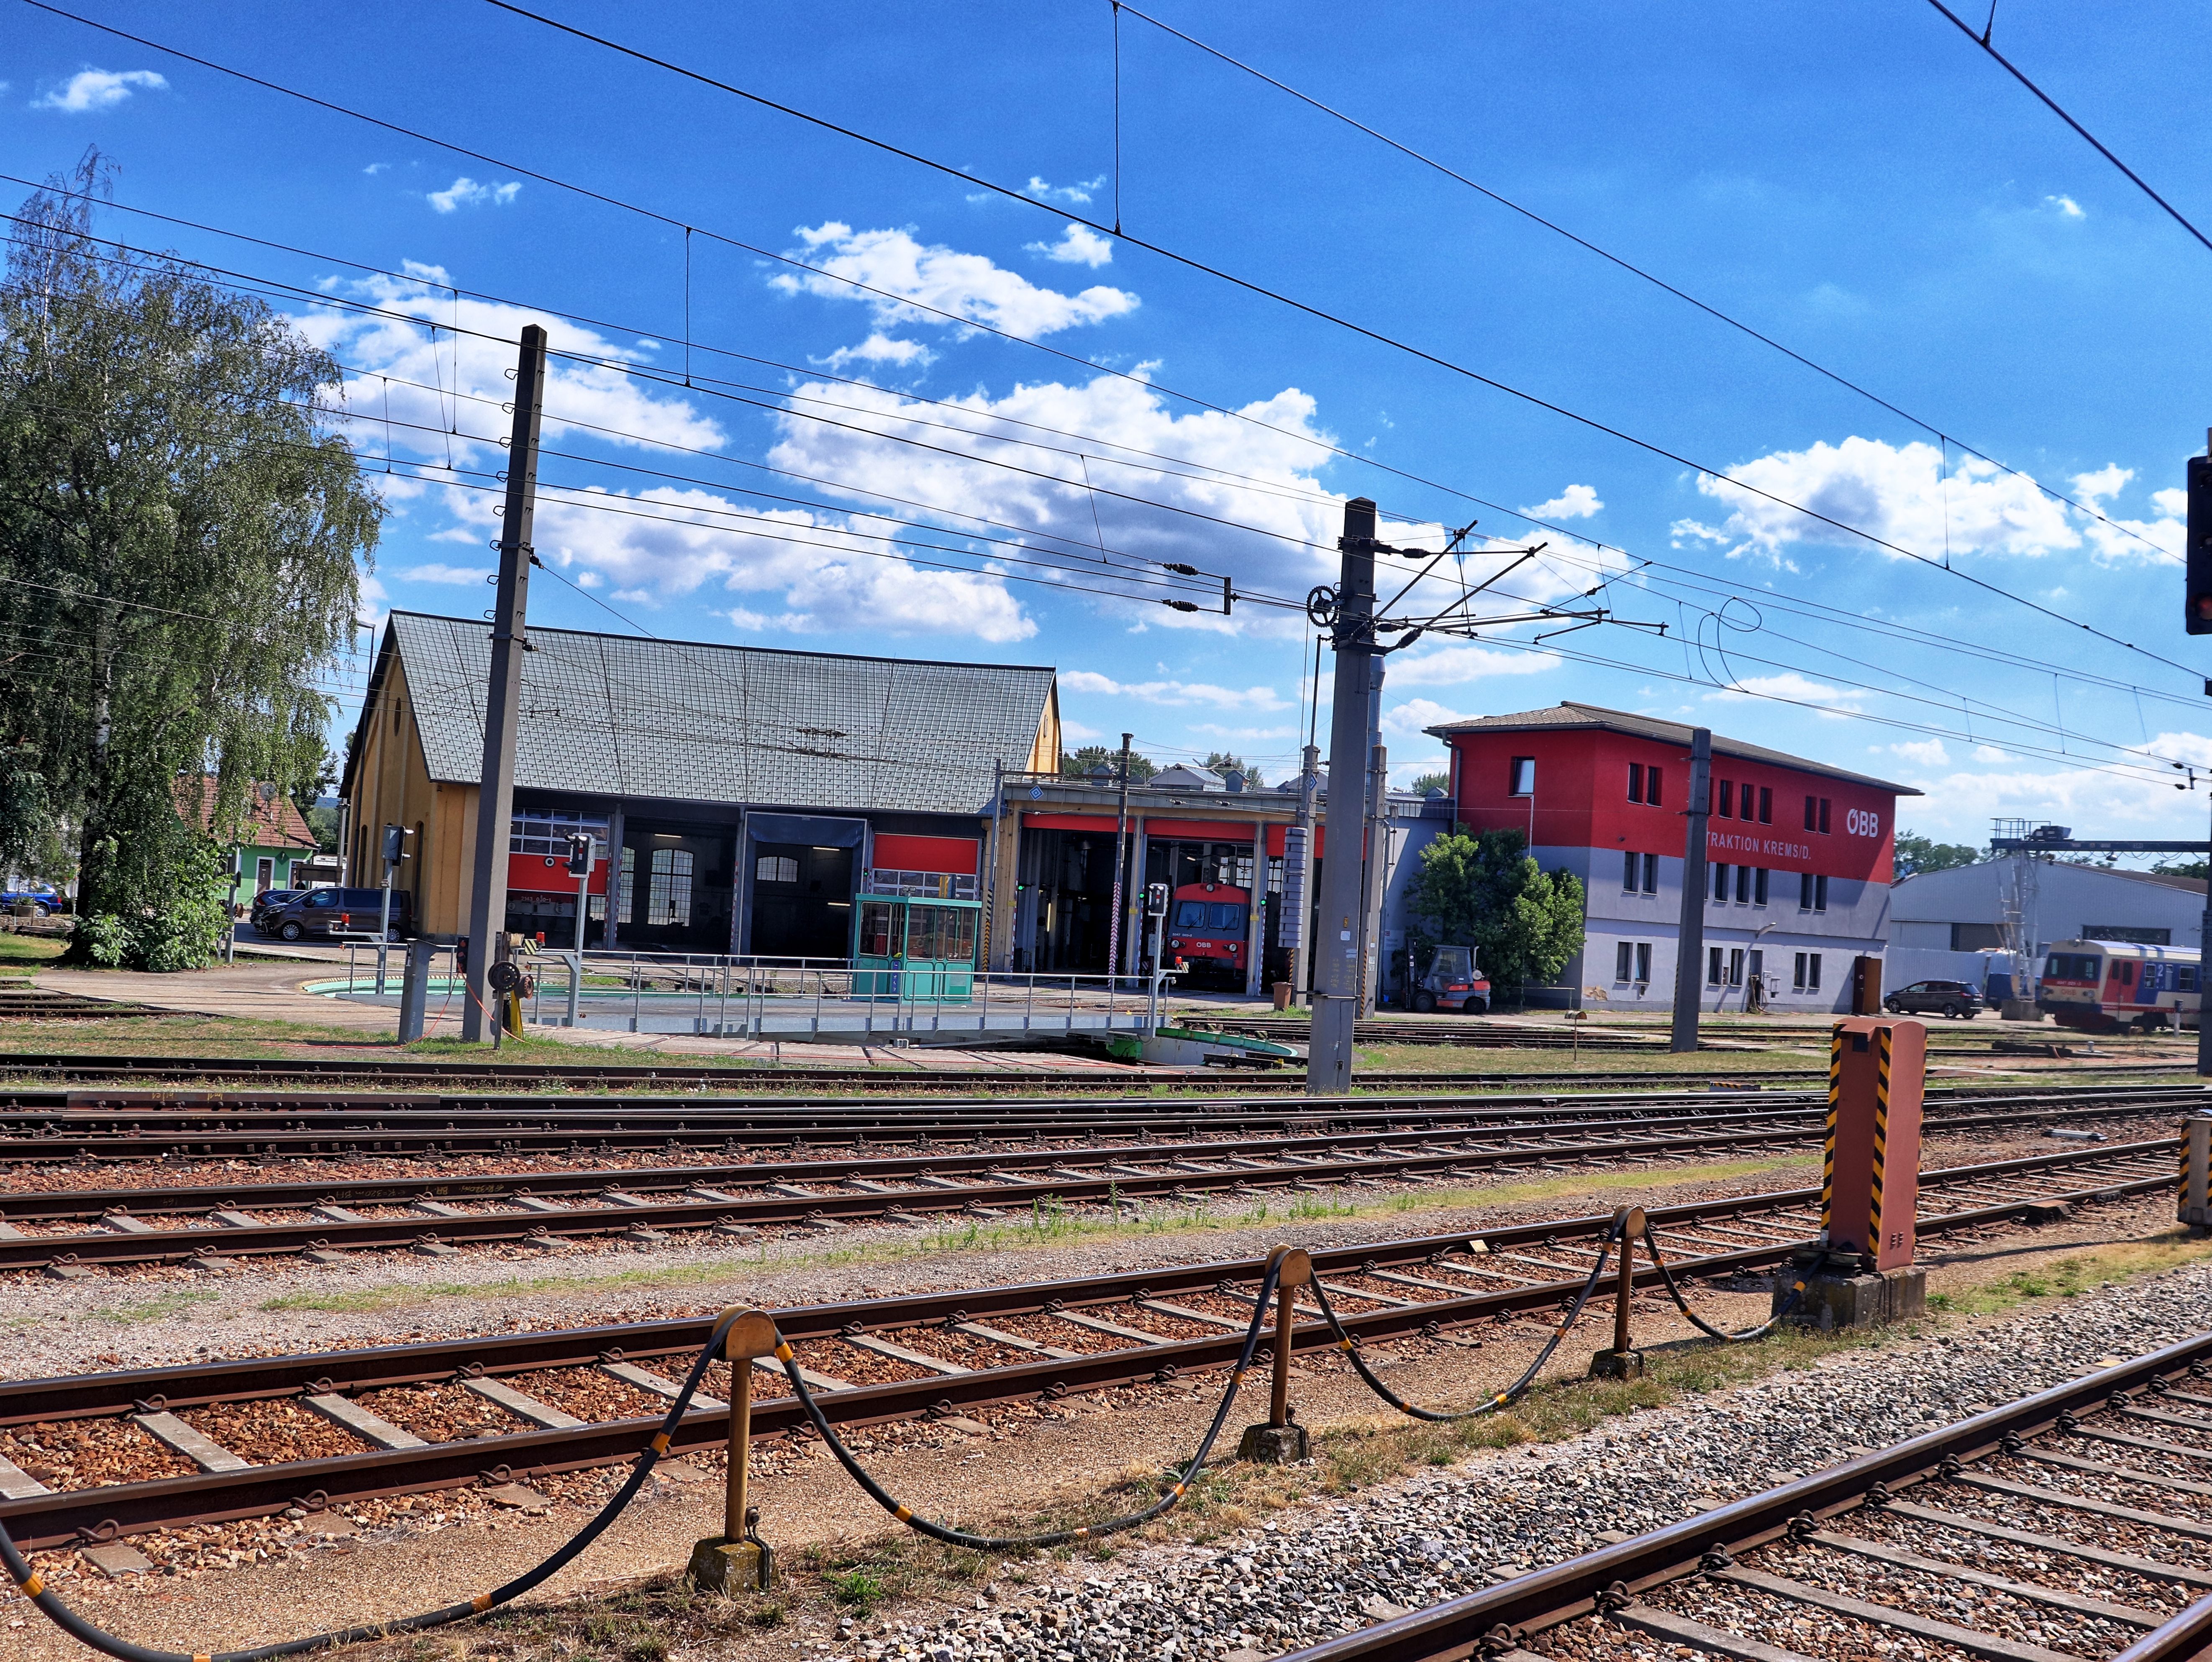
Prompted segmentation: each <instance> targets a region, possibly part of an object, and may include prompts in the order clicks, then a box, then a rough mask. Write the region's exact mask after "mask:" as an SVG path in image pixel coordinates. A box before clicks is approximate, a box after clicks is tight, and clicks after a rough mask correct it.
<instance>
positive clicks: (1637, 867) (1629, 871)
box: [1620, 854, 1644, 895]
mask: <svg viewBox="0 0 2212 1662" xmlns="http://www.w3.org/2000/svg"><path fill="white" fill-rule="evenodd" d="M1642 870H1644V857H1643V856H1642V855H1640V854H1623V855H1622V856H1621V857H1620V888H1621V892H1622V893H1623V894H1626V895H1633V894H1634V893H1636V879H1637V876H1638V874H1639V873H1640V872H1641V871H1642Z"/></svg>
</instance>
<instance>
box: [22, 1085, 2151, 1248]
mask: <svg viewBox="0 0 2212 1662" xmlns="http://www.w3.org/2000/svg"><path fill="white" fill-rule="evenodd" d="M1743 1118H1745V1119H1755V1120H1757V1121H1759V1123H1757V1124H1754V1125H1750V1126H1747V1127H1745V1128H1743V1129H1730V1128H1728V1127H1724V1126H1705V1125H1701V1126H1698V1127H1697V1128H1695V1129H1692V1130H1681V1131H1671V1132H1669V1131H1667V1129H1666V1128H1664V1127H1661V1126H1651V1127H1649V1128H1639V1129H1644V1130H1645V1132H1646V1134H1644V1135H1632V1136H1623V1135H1619V1134H1615V1135H1613V1136H1609V1137H1601V1138H1595V1139H1592V1138H1588V1137H1587V1135H1586V1140H1584V1141H1582V1142H1578V1143H1577V1142H1567V1143H1558V1142H1552V1141H1547V1142H1544V1143H1513V1142H1510V1141H1508V1142H1507V1143H1504V1145H1503V1146H1499V1147H1495V1148H1480V1147H1464V1146H1462V1147H1460V1148H1456V1149H1453V1148H1438V1147H1436V1146H1434V1144H1433V1143H1432V1142H1431V1138H1432V1137H1435V1136H1436V1135H1437V1134H1436V1133H1434V1132H1430V1131H1420V1132H1410V1133H1398V1134H1395V1135H1383V1136H1378V1135H1376V1134H1375V1133H1372V1132H1365V1133H1359V1134H1357V1135H1354V1136H1340V1137H1307V1138H1298V1139H1291V1140H1290V1141H1289V1142H1288V1143H1285V1141H1284V1140H1282V1139H1273V1140H1270V1141H1267V1142H1243V1143H1198V1144H1189V1145H1182V1146H1180V1147H1177V1146H1173V1145H1170V1146H1169V1147H1165V1148H1163V1147H1161V1146H1159V1145H1157V1144H1146V1145H1144V1146H1142V1147H1140V1148H1133V1149H1132V1148H1120V1149H1107V1150H1097V1149H1092V1150H1081V1151H1070V1150H1066V1149H1045V1150H1042V1151H1038V1150H1023V1151H1019V1152H1018V1153H1017V1152H1012V1151H1000V1152H998V1153H993V1154H985V1155H975V1156H943V1157H940V1158H941V1162H942V1163H939V1162H916V1161H914V1160H911V1159H908V1160H900V1159H884V1160H878V1161H847V1162H811V1163H806V1164H792V1165H786V1164H781V1163H779V1164H775V1165H765V1164H756V1165H738V1166H723V1167H703V1168H697V1167H695V1168H678V1169H673V1170H671V1168H659V1169H658V1170H654V1171H650V1172H640V1171H638V1170H636V1169H634V1168H632V1169H620V1168H618V1169H617V1170H614V1171H611V1172H607V1173H599V1174H577V1173H568V1174H558V1173H556V1174H514V1175H513V1176H500V1177H491V1176H487V1177H483V1178H471V1179H418V1180H410V1181H408V1182H403V1183H393V1182H391V1181H388V1180H386V1181H375V1180H368V1181H363V1182H360V1183H356V1184H350V1185H330V1184H323V1185H318V1184H313V1183H307V1184H298V1183H294V1184H281V1185H271V1186H258V1185H239V1186H223V1187H222V1188H218V1189H211V1190H206V1191H194V1192H180V1191H178V1190H173V1189H145V1190H138V1191H134V1192H130V1193H129V1194H128V1195H127V1197H125V1198H124V1199H123V1200H122V1202H121V1203H120V1204H118V1203H117V1202H115V1201H111V1202H110V1204H107V1205H106V1206H103V1207H101V1208H100V1209H99V1210H91V1208H90V1207H88V1204H87V1201H88V1199H89V1198H90V1197H87V1196H85V1195H83V1194H82V1193H79V1194H76V1195H71V1194H69V1193H67V1192H52V1191H49V1192H33V1193H30V1194H25V1195H21V1196H15V1195H10V1196H7V1197H6V1199H7V1201H8V1205H9V1210H10V1211H12V1212H13V1214H14V1216H16V1217H18V1218H30V1217H35V1216H44V1217H49V1218H53V1217H59V1218H64V1219H65V1220H70V1221H75V1220H81V1219H82V1218H83V1217H84V1216H87V1215H88V1214H89V1215H90V1216H95V1217H100V1216H128V1217H130V1218H131V1219H132V1220H133V1227H132V1228H131V1229H130V1230H128V1231H127V1232H125V1231H120V1230H89V1231H76V1232H70V1233H42V1234H33V1235H24V1234H21V1233H20V1232H15V1231H12V1228H11V1232H10V1233H9V1234H0V1271H23V1270H39V1269H44V1268H46V1267H47V1266H49V1265H71V1264H74V1265H94V1264H101V1265H134V1264H173V1263H179V1262H185V1261H189V1260H191V1259H193V1258H196V1257H204V1256H217V1257H222V1258H234V1257H247V1256H253V1257H267V1256H273V1255H278V1254H284V1253H298V1252H301V1251H304V1250H307V1249H309V1248H320V1249H325V1250H333V1251H345V1250H349V1249H356V1250H358V1249H364V1248H369V1249H374V1248H382V1249H391V1248H395V1247H411V1246H423V1245H433V1244H441V1243H442V1244H445V1245H448V1246H450V1245H453V1244H454V1243H457V1242H463V1241H466V1242H475V1243H496V1242H506V1241H530V1240H554V1239H568V1238H580V1237H589V1236H593V1235H604V1234H623V1233H629V1232H635V1231H637V1230H640V1229H646V1230H651V1231H666V1230H675V1229H698V1228H712V1227H714V1226H717V1225H721V1226H736V1227H738V1228H773V1227H779V1226H790V1225H794V1224H799V1225H804V1224H817V1223H823V1222H877V1221H881V1220H884V1219H887V1218H888V1219H893V1220H894V1221H896V1218H897V1217H898V1216H900V1215H907V1216H921V1215H927V1214H944V1213H966V1212H976V1213H981V1214H983V1215H986V1216H990V1215H999V1214H1003V1213H1006V1212H1008V1211H1015V1212H1019V1211H1031V1212H1034V1211H1035V1210H1036V1209H1038V1208H1041V1207H1044V1206H1047V1205H1050V1206H1054V1207H1057V1206H1061V1205H1066V1204H1093V1205H1095V1204H1101V1203H1103V1204H1115V1203H1117V1202H1119V1201H1122V1200H1133V1199H1136V1198H1158V1197H1162V1196H1165V1197H1168V1198H1173V1199H1184V1198H1197V1199H1203V1200H1206V1201H1209V1202H1210V1201H1212V1200H1213V1199H1215V1198H1218V1197H1219V1196H1221V1195H1223V1194H1225V1193H1226V1194H1244V1193H1249V1192H1257V1191H1262V1190H1268V1189H1284V1188H1296V1189H1313V1188H1318V1187H1326V1186H1342V1185H1344V1184H1346V1183H1351V1182H1358V1181H1362V1180H1376V1179H1386V1180H1400V1181H1406V1180H1411V1181H1416V1182H1425V1181H1431V1180H1439V1179H1443V1180H1449V1179H1451V1178H1455V1177H1463V1176H1473V1175H1474V1174H1475V1173H1477V1172H1495V1171H1498V1170H1507V1171H1514V1170H1521V1169H1525V1168H1530V1167H1535V1168H1563V1167H1565V1165H1567V1164H1569V1163H1570V1162H1571V1163H1573V1164H1576V1165H1587V1164H1589V1163H1592V1162H1601V1163H1602V1162H1620V1161H1624V1160H1637V1159H1648V1158H1653V1157H1661V1158H1674V1157H1684V1158H1686V1157H1688V1156H1692V1155H1697V1154H1707V1155H1726V1154H1728V1153H1729V1152H1732V1151H1742V1150H1748V1149H1764V1148H1771V1147H1773V1146H1775V1145H1776V1144H1778V1143H1780V1144H1784V1145H1787V1144H1789V1143H1793V1142H1794V1143H1805V1142H1808V1141H1809V1140H1811V1139H1814V1138H1816V1137H1818V1136H1819V1135H1820V1130H1821V1126H1822V1125H1823V1123H1824V1122H1823V1121H1822V1120H1821V1119H1817V1118H1814V1116H1812V1115H1809V1114H1808V1115H1806V1116H1803V1117H1802V1120H1801V1121H1800V1122H1799V1123H1798V1124H1796V1125H1785V1124H1778V1123H1777V1119H1778V1117H1770V1116H1765V1115H1760V1116H1743ZM1992 1123H1995V1124H1999V1125H2004V1124H2010V1123H2012V1122H2011V1121H2010V1120H2008V1119H2006V1118H2005V1117H2003V1116H1996V1115H1974V1116H1968V1117H1966V1125H1964V1126H1960V1125H1936V1128H1937V1129H1945V1130H1952V1131H1957V1130H1960V1129H1986V1128H1988V1127H1989V1126H1990V1125H1991V1124H1992ZM1516 1129H1517V1128H1516ZM1476 1134H1479V1133H1466V1134H1463V1135H1476ZM1401 1142H1413V1143H1415V1146H1414V1147H1413V1149H1400V1148H1396V1147H1394V1146H1392V1145H1393V1144H1395V1143H1401ZM1345 1143H1362V1144H1364V1145H1366V1151H1365V1152H1364V1154H1361V1155H1359V1156H1356V1157H1352V1158H1346V1155H1345V1150H1344V1148H1343V1145H1344V1144H1345ZM2122 1146H2131V1145H2122ZM2134 1146H2139V1145H2134ZM1309 1150H1310V1152H1311V1156H1312V1157H1311V1158H1310V1159H1301V1160H1299V1161H1298V1162H1297V1163H1291V1164H1282V1163H1277V1164H1267V1165H1263V1164H1260V1163H1258V1162H1256V1161H1255V1160H1254V1158H1253V1157H1254V1156H1273V1157H1274V1158H1275V1159H1277V1160H1278V1161H1279V1160H1280V1158H1281V1156H1284V1155H1285V1154H1290V1155H1304V1154H1305V1153H1306V1152H1307V1151H1309ZM2104 1151H2105V1150H2101V1149H2100V1150H2096V1151H2093V1152H2104ZM1331 1156H1334V1157H1331ZM2055 1157H2060V1158H2063V1156H2055ZM2075 1157H2077V1158H2078V1157H2079V1156H2075ZM1206 1160H1212V1161H1216V1162H1218V1161H1222V1160H1237V1161H1239V1162H1245V1163H1243V1164H1240V1165H1239V1166H1237V1168H1232V1169H1226V1170H1224V1169H1218V1168H1215V1169H1208V1170H1194V1169H1191V1168H1192V1167H1194V1166H1197V1165H1198V1164H1200V1162H1203V1161H1206ZM1139 1161H1143V1162H1154V1163H1158V1162H1170V1169H1166V1170H1158V1171H1154V1170H1148V1169H1146V1167H1145V1166H1142V1165H1139V1164H1136V1163H1134V1162H1139ZM1102 1162H1104V1163H1106V1167H1107V1168H1106V1169H1105V1170H1103V1171H1100V1172H1099V1173H1098V1174H1097V1175H1095V1176H1089V1177H1078V1176H1075V1175H1073V1174H1071V1173H1069V1172H1067V1171H1064V1170H1061V1169H1059V1168H1060V1167H1062V1166H1064V1165H1076V1166H1083V1165H1089V1166H1092V1167H1097V1166H1099V1165H1100V1164H1102ZM1121 1162H1130V1163H1126V1164H1125V1163H1121ZM1023 1164H1026V1165H1029V1166H1031V1167H1037V1166H1042V1167H1046V1168H1048V1171H1047V1173H1046V1174H1045V1176H1043V1177H1042V1178H1038V1177H1034V1176H1024V1175H1021V1174H1012V1173H1008V1172H1006V1171H1005V1170H1002V1169H997V1168H1004V1167H1006V1166H1009V1165H1023ZM979 1169H980V1170H981V1171H982V1173H983V1174H985V1175H987V1177H988V1178H990V1179H991V1180H990V1181H986V1182H975V1181H969V1182H962V1181H961V1180H960V1179H959V1177H956V1176H951V1175H947V1176H945V1177H943V1178H941V1179H940V1180H939V1182H938V1184H936V1185H933V1186H916V1187H912V1188H899V1189H895V1190H891V1191H890V1192H884V1190H882V1189H878V1188H870V1187H859V1188H857V1192H845V1191H839V1190H829V1191H816V1192H792V1191H793V1190H798V1189H799V1188H800V1186H801V1185H802V1184H803V1183H805V1181H807V1180H810V1179H811V1180H813V1181H816V1182H842V1183H852V1182H853V1181H854V1180H855V1179H856V1178H857V1179H859V1180H861V1182H862V1183H876V1182H884V1183H890V1182H896V1180H899V1179H901V1178H908V1179H912V1178H915V1177H918V1176H925V1175H930V1174H933V1172H934V1171H938V1170H944V1171H947V1172H948V1173H949V1172H958V1173H959V1174H961V1176H967V1177H973V1176H974V1175H975V1174H976V1173H977V1172H978V1171H979ZM609 1180H611V1182H612V1183H613V1184H614V1185H615V1186H617V1188H618V1189H620V1190H621V1191H622V1192H625V1193H627V1192H633V1191H634V1190H635V1189H637V1188H646V1189H651V1188H653V1187H667V1186H680V1187H682V1188H684V1189H685V1190H696V1189H705V1190H707V1191H708V1194H707V1195H706V1196H704V1197H702V1196H700V1195H697V1194H696V1193H687V1194H686V1195H684V1198H680V1199H676V1200H652V1201H648V1202H647V1204H643V1205H638V1204H632V1203H631V1202H629V1201H614V1202H610V1203H607V1204H600V1205H597V1206H590V1205H578V1206H570V1207H567V1208H565V1209H563V1210H559V1211H535V1210H513V1211H490V1212H472V1213H459V1214H448V1213H443V1212H441V1213H436V1214H418V1215H415V1216H400V1217H387V1218H365V1219H361V1220H358V1221H346V1220H337V1219H329V1218H320V1219H315V1220H313V1221H310V1222H255V1223H253V1224H252V1225H246V1226H228V1227H221V1228H210V1227H207V1226H202V1227H198V1228H192V1227H189V1226H187V1227H183V1228H178V1227H169V1228H161V1227H157V1226H155V1224H152V1223H150V1222H148V1221H147V1218H146V1216H142V1214H150V1216H152V1217H155V1218H161V1219H165V1220H166V1219H169V1218H173V1217H175V1216H180V1215H188V1214H190V1213H191V1211H193V1210H202V1211H215V1210H225V1211H229V1210H236V1211H239V1212H240V1213H241V1214H242V1213H244V1212H246V1211H250V1210H253V1209H256V1208H261V1209H275V1210H296V1209H297V1208H299V1207H301V1206H314V1205H317V1204H335V1205H337V1206H338V1207H339V1209H340V1210H345V1208H344V1205H343V1200H344V1198H346V1196H345V1194H344V1193H343V1192H344V1191H347V1190H352V1191H356V1193H355V1194H354V1195H353V1197H352V1198H354V1199H356V1201H357V1202H358V1204H386V1202H387V1201H388V1200H389V1199H390V1198H392V1196H393V1194H394V1192H397V1193H398V1197H399V1198H403V1199H404V1200H407V1201H410V1202H412V1201H415V1200H418V1199H420V1198H427V1197H428V1196H431V1195H434V1194H435V1195H436V1196H439V1197H450V1198H468V1197H469V1195H470V1194H471V1191H474V1192H477V1193H485V1192H489V1193H491V1194H492V1195H494V1196H495V1198H496V1197H499V1196H502V1195H507V1194H513V1193H517V1192H523V1193H530V1194H533V1195H544V1194H548V1193H562V1192H571V1193H573V1192H578V1191H579V1190H580V1189H586V1188H587V1187H589V1186H592V1184H596V1185H597V1186H599V1188H601V1189H604V1188H605V1186H607V1182H608V1181H609ZM763 1183H766V1184H770V1185H778V1186H782V1187H781V1189H780V1190H779V1191H778V1192H771V1193H761V1192H757V1190H758V1187H759V1186H761V1185H762V1184H763ZM724 1186H728V1187H738V1188H747V1189H750V1190H753V1191H755V1192H748V1193H744V1194H740V1195H738V1196H735V1197H729V1196H726V1195H725V1196H724V1198H714V1197H715V1195H716V1194H717V1193H720V1192H721V1190H722V1189H723V1187H724ZM379 1192H381V1194H380V1193H379ZM185 1194H191V1195H193V1196H194V1197H195V1198H196V1200H197V1205H194V1204H179V1198H180V1196H181V1195H185ZM639 1198H640V1199H643V1198H645V1197H643V1196H640V1197H639Z"/></svg>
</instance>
